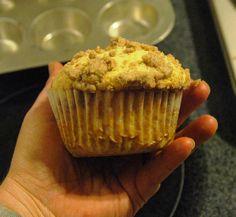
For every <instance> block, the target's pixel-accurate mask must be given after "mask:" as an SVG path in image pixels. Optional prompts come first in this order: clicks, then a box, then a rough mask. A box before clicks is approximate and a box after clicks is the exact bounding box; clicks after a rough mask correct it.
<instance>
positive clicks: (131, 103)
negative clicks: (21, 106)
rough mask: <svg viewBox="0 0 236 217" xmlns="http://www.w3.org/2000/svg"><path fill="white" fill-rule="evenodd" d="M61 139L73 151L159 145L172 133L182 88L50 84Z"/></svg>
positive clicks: (128, 150) (98, 152)
mask: <svg viewBox="0 0 236 217" xmlns="http://www.w3.org/2000/svg"><path fill="white" fill-rule="evenodd" d="M48 96H49V101H50V104H51V107H52V109H53V112H54V115H55V118H56V121H57V124H58V127H59V130H60V133H61V137H62V139H63V142H64V144H65V146H66V148H67V149H68V151H69V152H71V153H72V154H73V155H74V156H108V155H124V154H133V153H140V152H148V151H151V150H157V149H161V148H163V147H164V146H165V145H167V144H168V143H169V142H171V141H172V140H173V138H174V134H175V130H176V125H177V119H178V114H179V108H180V103H181V98H182V91H180V90H179V91H137V90H134V91H130V90H129V91H117V92H115V91H114V92H111V91H98V92H96V93H88V92H82V91H78V90H53V89H51V90H49V92H48Z"/></svg>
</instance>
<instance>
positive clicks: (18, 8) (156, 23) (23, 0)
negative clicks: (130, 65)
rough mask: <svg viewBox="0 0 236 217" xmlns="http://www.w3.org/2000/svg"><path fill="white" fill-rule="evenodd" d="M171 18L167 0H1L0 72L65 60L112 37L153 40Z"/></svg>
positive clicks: (167, 30)
mask: <svg viewBox="0 0 236 217" xmlns="http://www.w3.org/2000/svg"><path fill="white" fill-rule="evenodd" d="M174 21H175V14H174V10H173V7H172V5H171V2H170V1H169V0H113V1H108V0H99V1H98V0H86V1H83V0H0V74H1V73H7V72H11V71H15V70H20V69H25V68H30V67H36V66H41V65H45V64H48V63H49V62H50V61H52V60H59V61H66V60H68V59H70V58H71V57H72V56H73V55H74V53H76V52H77V51H79V50H85V49H89V48H94V47H96V46H98V45H99V46H106V45H107V44H108V42H109V40H110V37H116V36H123V37H125V38H128V39H130V40H136V41H140V42H143V43H148V44H157V43H158V42H160V41H161V40H163V39H164V38H165V37H166V36H167V35H168V34H169V33H170V31H171V29H172V28H173V26H174Z"/></svg>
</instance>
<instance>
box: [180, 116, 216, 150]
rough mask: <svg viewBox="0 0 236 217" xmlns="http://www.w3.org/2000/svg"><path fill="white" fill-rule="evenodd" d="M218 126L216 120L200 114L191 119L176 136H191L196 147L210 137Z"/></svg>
mask: <svg viewBox="0 0 236 217" xmlns="http://www.w3.org/2000/svg"><path fill="white" fill-rule="evenodd" d="M217 128H218V123H217V120H216V119H215V118H214V117H212V116H210V115H202V116H201V117H199V118H198V119H196V120H194V121H192V122H191V123H190V124H189V125H188V126H186V127H185V128H184V129H183V130H181V131H179V132H178V133H177V135H176V138H179V137H183V136H187V137H190V138H192V139H193V140H194V141H195V143H196V147H197V146H198V145H200V144H202V143H204V142H205V141H207V140H208V139H210V138H211V137H212V136H213V135H214V134H215V132H216V130H217Z"/></svg>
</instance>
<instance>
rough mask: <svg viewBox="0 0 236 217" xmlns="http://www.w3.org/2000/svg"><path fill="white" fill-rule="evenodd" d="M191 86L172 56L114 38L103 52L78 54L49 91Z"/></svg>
mask: <svg viewBox="0 0 236 217" xmlns="http://www.w3.org/2000/svg"><path fill="white" fill-rule="evenodd" d="M189 84H190V74H189V70H188V69H184V68H183V67H182V66H181V64H180V63H179V61H178V60H176V59H175V58H174V57H173V56H172V55H171V54H168V55H165V54H164V53H163V52H161V51H159V50H158V48H157V47H154V46H150V45H146V44H142V43H138V42H133V41H128V40H126V39H124V38H115V39H112V40H111V44H110V45H109V46H108V47H106V48H105V49H102V48H100V47H97V48H96V49H95V50H87V51H80V52H78V53H77V54H76V55H75V56H74V57H73V58H72V60H71V61H70V62H68V63H67V64H65V65H64V67H63V68H62V69H61V71H60V72H59V74H58V75H57V77H56V78H55V80H54V81H53V83H52V88H58V89H72V88H73V89H74V88H75V89H78V90H81V91H89V92H95V91H96V90H110V91H115V90H123V89H185V88H187V87H188V86H189Z"/></svg>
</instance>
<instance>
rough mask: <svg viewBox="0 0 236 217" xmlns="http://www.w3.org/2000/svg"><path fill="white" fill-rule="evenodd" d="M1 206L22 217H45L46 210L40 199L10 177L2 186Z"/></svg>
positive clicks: (0, 192)
mask: <svg viewBox="0 0 236 217" xmlns="http://www.w3.org/2000/svg"><path fill="white" fill-rule="evenodd" d="M0 204H1V205H2V206H4V207H6V208H9V209H11V210H13V211H15V212H16V213H17V214H19V215H20V216H24V217H32V216H38V217H41V216H42V217H43V216H45V213H44V212H43V211H44V208H43V207H42V205H41V203H40V202H39V201H38V199H36V198H35V197H34V196H33V195H31V194H30V192H27V190H26V189H24V188H23V187H22V186H21V185H20V184H19V183H17V182H16V181H14V180H13V179H11V178H8V177H7V178H6V179H5V180H4V182H3V183H2V185H1V186H0ZM48 216H51V215H48Z"/></svg>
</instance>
